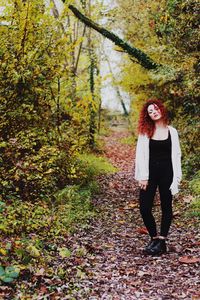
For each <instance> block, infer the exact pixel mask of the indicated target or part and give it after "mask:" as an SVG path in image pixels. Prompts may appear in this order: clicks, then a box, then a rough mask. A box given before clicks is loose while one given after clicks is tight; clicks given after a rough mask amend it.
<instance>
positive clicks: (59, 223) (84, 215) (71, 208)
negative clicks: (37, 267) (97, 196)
mask: <svg viewBox="0 0 200 300" xmlns="http://www.w3.org/2000/svg"><path fill="white" fill-rule="evenodd" d="M91 196H92V188H90V187H88V188H86V187H85V188H80V187H78V186H69V187H66V188H65V189H63V190H61V191H59V192H57V194H56V195H55V201H54V203H52V202H49V203H47V202H46V201H41V200H40V201H39V202H35V203H34V204H33V203H31V202H28V201H25V202H23V201H20V200H14V201H12V202H11V203H10V204H8V205H7V206H6V209H5V210H4V212H3V213H2V214H0V229H1V232H2V233H3V234H5V235H10V234H18V235H21V234H30V233H34V234H36V233H37V234H39V235H41V236H46V235H48V236H58V235H59V234H65V233H66V232H69V231H70V230H72V229H73V227H74V225H75V224H78V223H79V224H80V223H84V222H85V221H86V220H87V219H88V218H89V217H92V216H93V215H94V211H93V207H92V204H91ZM27 250H29V252H31V253H34V252H35V253H36V251H34V249H32V248H29V249H28V248H27ZM32 256H33V255H32Z"/></svg>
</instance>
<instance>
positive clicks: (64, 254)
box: [58, 247, 71, 258]
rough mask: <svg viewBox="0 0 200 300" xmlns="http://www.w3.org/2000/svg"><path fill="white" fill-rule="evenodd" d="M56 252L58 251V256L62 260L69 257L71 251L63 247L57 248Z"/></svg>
mask: <svg viewBox="0 0 200 300" xmlns="http://www.w3.org/2000/svg"><path fill="white" fill-rule="evenodd" d="M58 250H59V255H60V256H61V257H62V258H65V257H70V256H71V251H70V250H69V249H68V248H65V247H63V248H59V249H58Z"/></svg>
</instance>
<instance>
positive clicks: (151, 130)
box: [135, 99, 182, 255]
mask: <svg viewBox="0 0 200 300" xmlns="http://www.w3.org/2000/svg"><path fill="white" fill-rule="evenodd" d="M138 129H139V137H138V142H137V147H136V163H135V179H136V180H138V182H139V187H140V196H139V200H140V212H141V215H142V218H143V221H144V224H145V226H146V228H147V230H148V232H149V235H150V237H151V240H150V242H149V244H148V245H147V246H146V248H145V249H144V251H145V253H147V254H150V255H160V254H162V253H165V252H166V242H165V240H166V238H167V235H168V231H169V228H170V225H171V220H172V195H175V194H176V193H177V192H178V185H179V183H180V181H181V177H182V172H181V149H180V144H179V138H178V133H177V131H176V129H175V128H173V127H171V126H168V117H167V111H166V108H165V107H164V105H163V104H162V102H161V101H160V100H157V99H155V100H154V99H150V100H148V101H147V102H146V103H145V104H144V106H143V108H142V110H141V113H140V118H139V125H138ZM157 187H158V189H159V194H160V203H161V211H162V218H161V229H160V235H158V234H157V229H156V223H155V219H154V217H153V215H152V207H153V200H154V196H155V193H156V189H157Z"/></svg>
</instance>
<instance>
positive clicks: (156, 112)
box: [147, 104, 162, 121]
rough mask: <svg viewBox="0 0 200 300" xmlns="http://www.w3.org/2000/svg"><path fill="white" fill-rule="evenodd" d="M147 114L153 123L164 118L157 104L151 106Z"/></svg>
mask: <svg viewBox="0 0 200 300" xmlns="http://www.w3.org/2000/svg"><path fill="white" fill-rule="evenodd" d="M147 112H148V115H149V117H150V118H151V119H152V120H153V121H158V120H160V119H161V118H162V114H161V111H160V108H159V107H158V106H157V105H156V104H150V105H149V106H148V108H147Z"/></svg>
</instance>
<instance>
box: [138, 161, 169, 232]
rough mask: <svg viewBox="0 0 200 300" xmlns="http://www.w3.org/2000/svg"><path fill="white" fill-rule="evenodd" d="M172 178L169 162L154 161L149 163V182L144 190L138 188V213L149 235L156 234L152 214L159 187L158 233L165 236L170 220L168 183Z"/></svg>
mask: <svg viewBox="0 0 200 300" xmlns="http://www.w3.org/2000/svg"><path fill="white" fill-rule="evenodd" d="M172 179H173V169H172V164H171V162H168V161H166V162H155V163H150V165H149V182H148V186H147V189H146V191H144V190H140V197H139V199H140V213H141V215H142V218H143V221H144V224H145V226H146V228H147V230H148V232H149V235H150V236H151V237H155V236H157V229H156V223H155V219H154V217H153V215H152V207H153V201H154V197H155V193H156V189H157V187H158V188H159V194H160V202H161V210H162V218H161V230H160V235H162V236H165V237H166V236H167V234H168V231H169V228H170V225H171V221H172V194H171V191H170V189H169V188H170V185H171V183H172Z"/></svg>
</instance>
